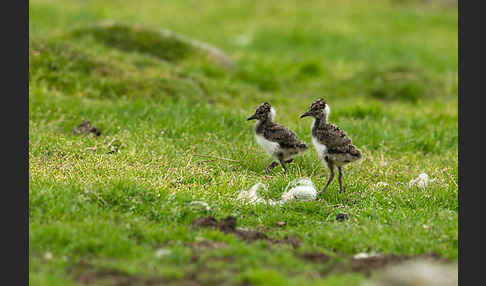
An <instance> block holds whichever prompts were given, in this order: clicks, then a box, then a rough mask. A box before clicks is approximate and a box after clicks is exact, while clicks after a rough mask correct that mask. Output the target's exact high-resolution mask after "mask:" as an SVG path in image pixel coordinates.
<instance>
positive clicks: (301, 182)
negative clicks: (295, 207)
mask: <svg viewBox="0 0 486 286" xmlns="http://www.w3.org/2000/svg"><path fill="white" fill-rule="evenodd" d="M261 188H262V189H264V190H265V191H267V187H266V186H265V185H264V184H263V183H258V184H255V185H253V186H252V187H251V188H250V189H249V190H247V191H245V190H242V191H240V193H239V194H238V197H237V200H238V201H243V202H246V203H249V204H259V203H265V204H269V205H275V204H282V203H285V202H288V201H290V200H301V201H308V200H314V199H316V197H317V190H316V189H315V187H314V184H313V183H312V181H311V180H309V179H307V178H301V179H296V180H293V181H292V182H290V183H289V184H288V185H287V187H286V188H285V190H284V192H283V193H282V197H281V199H280V200H278V201H274V200H265V199H263V198H261V197H260V196H259V195H258V190H259V189H261Z"/></svg>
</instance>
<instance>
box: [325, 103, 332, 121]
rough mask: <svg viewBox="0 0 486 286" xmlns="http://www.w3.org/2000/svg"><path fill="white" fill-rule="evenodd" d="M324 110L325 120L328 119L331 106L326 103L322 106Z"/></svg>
mask: <svg viewBox="0 0 486 286" xmlns="http://www.w3.org/2000/svg"><path fill="white" fill-rule="evenodd" d="M324 112H325V113H326V121H329V114H330V113H331V108H330V107H329V105H328V104H327V103H326V107H325V108H324Z"/></svg>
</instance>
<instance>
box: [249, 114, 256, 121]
mask: <svg viewBox="0 0 486 286" xmlns="http://www.w3.org/2000/svg"><path fill="white" fill-rule="evenodd" d="M253 119H257V116H256V114H253V115H252V116H250V117H249V118H248V119H247V120H253Z"/></svg>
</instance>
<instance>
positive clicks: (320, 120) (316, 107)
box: [300, 98, 361, 193]
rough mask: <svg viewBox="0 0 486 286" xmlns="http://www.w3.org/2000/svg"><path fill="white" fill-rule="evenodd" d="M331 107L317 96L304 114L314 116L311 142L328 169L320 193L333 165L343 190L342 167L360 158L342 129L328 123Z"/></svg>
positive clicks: (332, 169)
mask: <svg viewBox="0 0 486 286" xmlns="http://www.w3.org/2000/svg"><path fill="white" fill-rule="evenodd" d="M330 112H331V109H330V108H329V105H328V104H326V102H325V101H324V99H322V98H319V99H317V100H315V101H314V102H312V104H311V105H310V107H309V110H307V112H306V113H304V114H302V115H301V116H300V118H304V117H306V116H312V117H314V123H313V124H312V144H313V145H314V148H315V149H316V151H317V154H318V156H319V158H320V159H321V160H323V161H324V162H325V163H326V165H327V167H328V168H329V170H330V175H329V180H328V181H327V184H326V186H325V187H324V188H323V189H322V191H321V192H320V193H325V192H326V189H327V187H328V186H329V184H330V183H331V182H332V180H333V179H334V167H337V169H338V171H339V191H340V192H343V173H342V167H343V166H344V165H346V164H348V163H351V162H354V161H357V160H359V159H360V158H361V151H360V150H359V149H358V148H356V146H354V145H353V143H352V142H351V138H349V137H348V136H347V135H346V133H344V131H342V130H341V129H339V127H337V126H336V125H334V124H331V123H329V120H328V119H329V113H330Z"/></svg>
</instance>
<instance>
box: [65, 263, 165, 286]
mask: <svg viewBox="0 0 486 286" xmlns="http://www.w3.org/2000/svg"><path fill="white" fill-rule="evenodd" d="M68 274H71V275H73V277H74V281H76V282H78V283H80V284H84V285H93V284H95V283H96V284H102V285H110V286H131V285H144V286H155V285H166V284H167V283H166V282H167V281H165V280H164V279H162V278H160V277H144V276H141V275H128V274H126V273H123V272H121V271H117V270H111V269H96V268H95V267H94V266H93V265H91V264H87V263H81V264H77V265H75V266H71V267H70V268H69V269H68Z"/></svg>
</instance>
